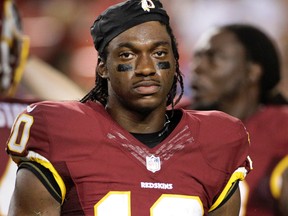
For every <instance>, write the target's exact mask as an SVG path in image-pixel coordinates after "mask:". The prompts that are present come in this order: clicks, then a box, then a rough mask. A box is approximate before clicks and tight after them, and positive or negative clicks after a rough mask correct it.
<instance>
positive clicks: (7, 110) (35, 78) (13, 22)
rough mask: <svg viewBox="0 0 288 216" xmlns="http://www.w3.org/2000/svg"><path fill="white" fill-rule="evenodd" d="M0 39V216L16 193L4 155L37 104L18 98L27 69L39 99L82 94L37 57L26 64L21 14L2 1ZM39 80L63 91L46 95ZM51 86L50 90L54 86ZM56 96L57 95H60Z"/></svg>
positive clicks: (11, 165)
mask: <svg viewBox="0 0 288 216" xmlns="http://www.w3.org/2000/svg"><path fill="white" fill-rule="evenodd" d="M0 35H1V42H0V215H7V213H8V207H9V202H10V199H11V196H12V193H13V190H14V185H15V178H16V170H17V166H16V165H15V163H13V162H12V160H11V159H10V158H9V156H8V155H7V153H6V151H5V148H6V141H7V139H8V137H9V134H10V130H11V128H12V125H13V122H14V119H15V118H16V117H17V115H18V114H20V113H21V112H22V111H23V110H24V109H26V107H27V106H28V105H29V104H30V103H32V102H36V101H38V100H36V99H28V98H26V99H24V98H23V97H21V98H19V97H17V96H16V91H17V89H18V88H17V87H18V84H19V82H20V81H21V82H22V79H21V78H22V73H23V71H24V70H23V69H24V66H25V67H26V68H25V73H23V75H24V78H25V77H26V79H27V80H28V79H29V82H27V81H26V82H25V84H26V85H27V86H29V88H30V87H33V92H32V93H33V94H35V97H37V98H42V99H47V98H54V99H60V98H61V99H65V98H63V97H66V99H67V98H72V97H75V98H77V97H78V95H80V94H81V91H80V90H79V89H77V88H75V86H76V85H75V84H74V83H70V82H69V80H67V79H63V78H62V77H61V76H60V74H59V72H58V71H57V70H56V69H54V68H51V66H50V67H48V65H47V64H45V62H43V61H41V60H40V59H38V58H36V57H33V58H31V57H30V58H29V60H28V62H27V64H26V59H27V56H28V52H29V39H28V37H27V36H26V35H24V34H23V32H22V28H21V22H20V16H19V13H18V10H17V8H16V5H15V3H14V2H13V1H11V0H4V1H3V0H1V1H0ZM39 72H40V73H39ZM39 78H40V79H41V80H45V82H47V83H53V82H55V83H58V84H59V86H60V87H57V88H53V90H54V91H45V94H43V93H42V92H44V90H45V88H47V87H45V86H43V82H41V80H39ZM39 81H40V82H39ZM39 83H41V85H40V84H39ZM60 83H61V84H62V85H61V84H60ZM73 84H74V85H73ZM49 86H50V88H51V84H49ZM59 88H60V89H59ZM61 88H62V89H61ZM64 88H65V89H64ZM60 90H64V91H62V92H69V97H68V95H65V94H63V93H61V92H59V91H60ZM46 92H47V93H46ZM54 92H57V95H55V93H54ZM81 95H83V94H81ZM79 98H81V97H79Z"/></svg>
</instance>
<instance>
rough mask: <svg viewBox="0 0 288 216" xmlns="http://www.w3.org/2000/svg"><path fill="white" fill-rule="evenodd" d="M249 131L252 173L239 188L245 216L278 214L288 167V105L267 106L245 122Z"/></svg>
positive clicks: (273, 215)
mask: <svg viewBox="0 0 288 216" xmlns="http://www.w3.org/2000/svg"><path fill="white" fill-rule="evenodd" d="M245 125H246V127H247V130H248V131H249V133H250V134H251V136H250V137H251V144H252V145H251V158H253V167H254V168H255V169H254V170H253V174H252V175H249V176H247V178H246V180H245V182H244V183H245V184H244V187H243V190H241V193H242V197H243V198H244V200H243V203H247V199H248V206H243V207H244V208H243V212H244V213H245V212H246V214H245V215H247V216H258V215H261V216H278V215H280V214H279V212H278V211H277V202H276V200H277V199H278V198H279V194H280V190H281V182H282V179H281V175H282V173H283V171H284V169H285V168H287V167H288V106H274V107H273V106H267V107H262V108H261V110H260V111H259V112H258V113H257V114H256V115H254V116H253V117H252V118H250V119H248V120H247V121H246V122H245Z"/></svg>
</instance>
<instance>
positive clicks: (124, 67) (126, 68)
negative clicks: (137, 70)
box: [117, 64, 133, 72]
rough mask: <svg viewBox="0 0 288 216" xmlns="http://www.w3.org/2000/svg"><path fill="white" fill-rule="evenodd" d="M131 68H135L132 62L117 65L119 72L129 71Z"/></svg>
mask: <svg viewBox="0 0 288 216" xmlns="http://www.w3.org/2000/svg"><path fill="white" fill-rule="evenodd" d="M131 70H133V67H132V65H130V64H119V65H118V67H117V71H119V72H127V71H131Z"/></svg>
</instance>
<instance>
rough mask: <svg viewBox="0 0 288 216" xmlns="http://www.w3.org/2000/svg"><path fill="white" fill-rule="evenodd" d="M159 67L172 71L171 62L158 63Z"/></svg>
mask: <svg viewBox="0 0 288 216" xmlns="http://www.w3.org/2000/svg"><path fill="white" fill-rule="evenodd" d="M157 67H158V69H160V70H161V69H162V70H163V69H170V62H168V61H166V62H158V63H157Z"/></svg>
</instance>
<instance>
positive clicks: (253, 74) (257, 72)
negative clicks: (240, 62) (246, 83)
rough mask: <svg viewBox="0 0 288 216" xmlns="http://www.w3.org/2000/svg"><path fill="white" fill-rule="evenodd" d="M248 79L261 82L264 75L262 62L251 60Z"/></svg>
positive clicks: (252, 81)
mask: <svg viewBox="0 0 288 216" xmlns="http://www.w3.org/2000/svg"><path fill="white" fill-rule="evenodd" d="M248 76H249V77H248V79H249V80H250V82H251V83H255V82H259V81H260V79H261V76H262V67H261V65H260V64H257V63H253V62H251V63H250V65H249V74H248Z"/></svg>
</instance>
